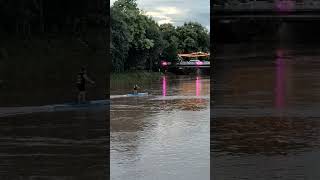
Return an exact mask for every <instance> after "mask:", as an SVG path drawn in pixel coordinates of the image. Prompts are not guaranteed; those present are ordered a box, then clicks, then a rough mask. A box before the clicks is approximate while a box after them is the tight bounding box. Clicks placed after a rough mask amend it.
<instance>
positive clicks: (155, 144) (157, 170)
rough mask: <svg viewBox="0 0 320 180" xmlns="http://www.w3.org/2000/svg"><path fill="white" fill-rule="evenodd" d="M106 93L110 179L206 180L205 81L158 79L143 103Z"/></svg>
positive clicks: (116, 90)
mask: <svg viewBox="0 0 320 180" xmlns="http://www.w3.org/2000/svg"><path fill="white" fill-rule="evenodd" d="M130 83H132V82H128V85H126V86H119V87H111V88H112V89H111V112H110V113H111V124H110V127H111V140H110V141H111V144H110V146H111V149H110V150H111V161H110V164H111V169H110V170H111V179H112V180H123V179H126V180H137V179H139V180H151V179H154V180H156V179H159V180H160V179H161V180H162V179H166V180H194V179H202V180H206V179H207V180H208V179H210V153H209V152H210V149H209V148H210V142H209V139H210V131H209V128H210V122H209V121H210V116H209V114H210V102H209V97H210V96H209V94H210V79H209V77H206V76H173V75H168V76H162V77H161V78H160V79H159V80H158V81H154V82H151V83H147V84H143V85H142V86H143V88H142V89H143V91H146V92H149V95H148V96H145V97H123V96H122V95H124V94H126V93H128V92H130V91H132V84H130Z"/></svg>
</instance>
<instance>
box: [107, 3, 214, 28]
mask: <svg viewBox="0 0 320 180" xmlns="http://www.w3.org/2000/svg"><path fill="white" fill-rule="evenodd" d="M115 1H116V0H110V3H111V4H113V2H115ZM137 3H138V6H139V8H140V9H142V10H143V11H145V12H146V14H147V15H150V16H152V17H153V18H154V19H155V20H156V21H157V22H158V23H159V24H163V23H172V24H174V25H175V26H179V25H182V24H183V23H184V22H188V21H196V22H199V23H200V24H202V25H203V26H205V27H206V28H207V29H208V30H210V1H209V0H137Z"/></svg>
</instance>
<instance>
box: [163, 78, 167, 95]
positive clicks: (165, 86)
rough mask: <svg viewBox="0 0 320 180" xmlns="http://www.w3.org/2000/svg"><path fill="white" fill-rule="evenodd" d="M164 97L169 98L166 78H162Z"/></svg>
mask: <svg viewBox="0 0 320 180" xmlns="http://www.w3.org/2000/svg"><path fill="white" fill-rule="evenodd" d="M162 96H167V79H166V77H165V76H163V77H162Z"/></svg>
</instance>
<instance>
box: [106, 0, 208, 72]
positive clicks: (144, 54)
mask: <svg viewBox="0 0 320 180" xmlns="http://www.w3.org/2000/svg"><path fill="white" fill-rule="evenodd" d="M110 22H111V45H110V47H111V55H112V65H113V71H115V72H122V71H126V70H130V69H148V70H152V69H153V68H154V67H155V66H156V65H157V64H158V62H159V60H161V59H165V60H167V61H176V60H177V54H178V53H188V52H195V51H204V52H206V51H209V32H208V30H207V29H206V28H204V27H203V26H202V25H201V24H199V23H196V22H188V23H185V24H184V25H183V26H180V27H175V26H173V25H172V24H162V25H158V24H157V23H156V22H155V21H154V20H153V19H152V18H151V17H148V16H146V15H144V14H143V12H142V11H141V10H140V9H139V8H138V6H137V3H136V0H118V1H116V2H115V3H114V4H113V5H112V7H111V21H110Z"/></svg>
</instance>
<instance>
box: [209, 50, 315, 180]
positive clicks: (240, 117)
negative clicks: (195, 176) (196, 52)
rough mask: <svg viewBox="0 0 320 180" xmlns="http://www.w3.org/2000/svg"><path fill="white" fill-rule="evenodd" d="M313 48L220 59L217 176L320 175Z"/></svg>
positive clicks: (214, 139)
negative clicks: (237, 58)
mask: <svg viewBox="0 0 320 180" xmlns="http://www.w3.org/2000/svg"><path fill="white" fill-rule="evenodd" d="M270 49H273V48H270ZM309 49H310V47H307V46H306V47H303V46H299V47H298V48H297V47H287V48H275V51H273V50H272V51H267V50H265V51H261V52H259V51H258V53H265V54H269V56H266V57H256V58H250V59H249V58H248V59H245V58H243V59H241V60H230V59H228V58H226V59H224V61H223V62H222V61H219V62H217V63H216V66H218V67H219V68H216V69H215V71H216V74H217V76H215V77H216V79H215V82H217V83H216V84H214V88H215V89H214V90H213V94H212V95H213V97H214V98H213V99H214V100H215V102H214V108H213V109H212V111H211V112H212V116H211V146H212V149H211V155H212V156H211V157H212V164H211V165H212V168H213V172H214V173H213V178H214V179H228V180H229V179H230V180H232V179H235V180H236V179H257V180H260V179H281V180H282V179H319V177H320V173H319V172H318V171H316V169H317V167H319V163H318V162H319V157H320V156H319V155H320V146H319V145H320V143H319V142H320V139H319V134H320V121H319V117H320V114H319V111H318V110H317V109H318V107H319V100H320V94H319V93H318V92H320V88H319V87H320V84H319V82H320V78H319V77H320V76H319V69H320V61H319V53H307V52H304V51H305V50H309ZM219 69H221V70H219ZM226 69H227V70H228V71H227V73H225V71H226ZM222 71H224V72H222Z"/></svg>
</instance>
